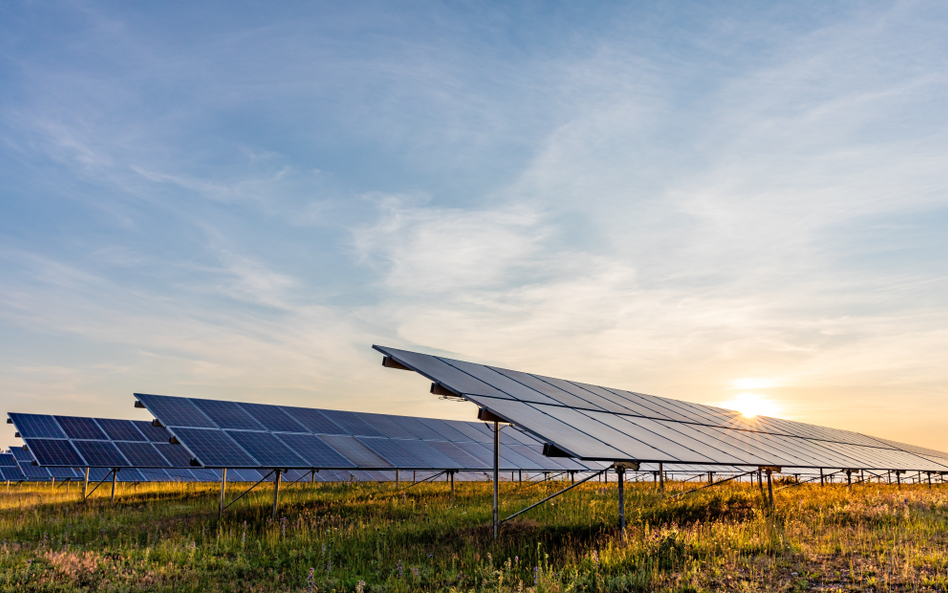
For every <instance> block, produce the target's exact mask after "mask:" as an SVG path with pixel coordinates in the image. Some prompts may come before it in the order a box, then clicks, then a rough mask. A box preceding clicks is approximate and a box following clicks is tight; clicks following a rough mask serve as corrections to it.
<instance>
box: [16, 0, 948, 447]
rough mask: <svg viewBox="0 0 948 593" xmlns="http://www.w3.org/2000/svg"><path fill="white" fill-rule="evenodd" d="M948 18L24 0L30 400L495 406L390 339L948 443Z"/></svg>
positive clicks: (392, 408)
mask: <svg viewBox="0 0 948 593" xmlns="http://www.w3.org/2000/svg"><path fill="white" fill-rule="evenodd" d="M946 26H948V6H946V5H944V4H943V3H938V2H862V3H826V2H812V3H806V2H800V3H792V4H791V3H786V4H782V5H780V6H770V5H769V4H768V3H755V2H747V3H733V4H730V5H726V6H725V5H712V4H709V3H687V2H674V3H652V4H646V3H637V4H635V5H631V6H630V5H629V4H628V3H598V4H597V5H596V6H594V7H590V6H588V5H585V4H582V3H562V4H556V3H543V4H539V3H537V4H530V3H521V4H519V5H518V6H517V7H513V8H512V7H510V6H508V5H507V3H497V4H488V3H466V4H465V3H448V4H443V3H434V2H417V3H400V4H393V3H378V4H373V3H357V4H352V3H349V4H345V5H340V4H338V3H298V4H294V3H282V4H280V5H279V6H274V3H268V4H267V5H263V4H250V3H247V4H245V5H241V4H239V3H235V2H226V3H225V2H220V3H213V2H205V3H194V2H177V3H175V2H162V3H149V4H146V5H140V6H136V5H129V4H128V3H122V2H114V3H108V2H79V1H76V2H61V3H34V2H10V3H4V4H3V5H2V6H0V277H2V278H3V281H2V283H0V403H2V404H3V411H37V412H56V413H63V414H76V415H97V416H112V417H143V416H142V413H141V411H140V410H138V411H136V410H134V409H133V408H132V402H133V398H132V397H131V394H132V393H133V392H135V391H139V392H151V393H164V394H171V395H188V396H195V397H212V398H232V399H239V400H246V401H262V402H280V403H288V404H296V405H311V406H317V407H332V408H343V409H353V410H365V411H382V412H391V413H401V414H417V415H428V416H441V417H452V418H460V419H469V418H471V417H472V411H471V409H470V408H469V407H467V406H466V405H463V404H451V403H447V402H443V401H439V400H437V399H435V398H434V397H433V396H430V395H428V394H427V384H426V383H425V382H424V381H423V380H422V379H420V378H419V377H417V376H415V375H411V374H409V373H396V372H393V371H390V370H384V369H382V368H381V366H380V364H379V363H380V357H379V356H378V355H377V354H376V353H374V352H373V351H372V350H371V349H370V345H371V344H372V343H381V344H386V345H392V346H396V347H406V348H417V349H421V350H424V351H426V352H434V353H447V354H450V355H454V356H457V357H460V358H465V359H469V360H475V361H479V362H490V363H496V364H500V365H503V366H508V367H513V368H518V369H521V370H529V371H535V372H542V373H547V374H552V375H556V376H563V377H567V378H575V379H580V380H585V381H589V382H594V383H600V384H606V385H611V386H616V387H623V388H629V389H634V390H638V391H644V392H648V393H655V394H659V395H666V396H670V397H678V398H681V399H688V400H693V401H702V402H709V403H721V402H727V401H731V400H733V399H735V398H738V399H740V397H758V398H762V399H764V400H766V401H769V402H771V403H772V404H773V405H777V406H779V413H780V415H782V416H785V417H789V418H794V419H798V420H803V421H809V422H815V423H822V424H828V425H832V426H838V427H842V428H850V429H855V430H861V431H864V432H868V433H870V434H876V435H879V436H884V437H889V438H894V439H900V440H905V441H909V442H913V443H917V444H920V445H928V446H932V447H939V448H942V449H948V436H946V435H948V432H946V431H945V430H944V427H945V421H946V418H948V364H945V358H946V357H945V353H946V347H948V281H946V278H948V264H946V262H948V233H946V232H945V231H946V227H948V111H946V110H945V108H944V105H945V104H946V97H948V60H946V59H945V58H946V56H948V38H946V36H945V35H944V31H945V30H946ZM743 394H751V395H749V396H744V395H743ZM8 432H9V434H3V435H2V439H0V444H2V445H10V444H14V443H15V442H16V440H15V439H13V435H12V432H11V431H8Z"/></svg>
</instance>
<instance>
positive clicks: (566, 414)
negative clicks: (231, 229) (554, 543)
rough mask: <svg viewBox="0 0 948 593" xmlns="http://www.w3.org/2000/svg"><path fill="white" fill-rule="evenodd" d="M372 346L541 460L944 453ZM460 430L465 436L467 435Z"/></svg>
mask: <svg viewBox="0 0 948 593" xmlns="http://www.w3.org/2000/svg"><path fill="white" fill-rule="evenodd" d="M374 348H375V349H376V350H378V351H379V352H381V353H382V354H383V355H385V357H386V359H387V360H391V361H393V364H388V363H386V365H387V366H395V367H401V368H407V369H409V370H413V371H415V372H418V373H419V374H421V375H423V376H425V377H427V378H428V379H430V380H431V381H432V382H433V386H432V391H437V392H440V393H443V392H449V393H454V394H456V395H457V396H458V397H461V398H462V399H466V400H468V401H471V402H473V403H475V404H477V405H478V406H479V407H480V408H481V409H482V410H486V411H487V412H489V413H491V414H493V415H494V416H497V417H500V418H502V419H504V420H505V421H507V422H510V423H512V424H514V425H516V426H517V427H519V428H521V429H523V431H524V432H525V433H527V434H530V435H532V436H534V437H536V438H538V439H539V440H541V441H542V442H543V443H544V444H545V453H546V454H547V455H553V456H567V457H574V458H578V459H585V460H603V461H628V462H662V463H670V464H698V465H722V466H747V465H750V466H755V465H759V466H782V467H804V468H806V467H809V468H821V467H822V468H833V467H837V468H838V467H847V468H865V469H893V470H895V469H898V470H908V471H933V472H934V471H948V454H943V453H941V454H940V455H935V454H931V453H938V452H933V451H927V452H926V451H924V450H922V448H918V447H911V446H903V445H901V444H899V443H895V442H893V441H888V440H885V439H878V438H875V437H870V436H867V435H863V434H859V433H856V432H852V431H845V430H839V429H833V428H827V427H821V426H815V425H811V424H805V423H800V422H793V421H789V420H783V419H778V418H769V417H762V416H761V417H756V418H745V417H743V416H742V415H741V414H740V413H739V412H736V411H733V410H726V409H724V408H718V407H715V406H708V405H704V404H697V403H690V402H683V401H678V400H673V399H669V398H662V397H656V396H651V395H645V394H641V393H637V392H632V391H626V390H622V389H615V388H608V387H602V386H598V385H591V384H588V383H581V382H577V381H567V380H564V379H557V378H553V377H547V376H543V375H537V374H530V373H524V372H522V371H514V370H509V369H501V368H498V367H491V366H487V365H480V364H476V363H470V362H465V361H459V360H454V359H449V358H446V357H441V356H431V355H427V354H420V353H417V352H410V351H406V350H400V349H395V348H388V347H382V346H375V347H374ZM436 388H437V389H436ZM465 432H467V433H468V434H470V429H467V430H466V431H465ZM503 438H504V437H503V436H502V437H501V439H503ZM505 442H506V443H507V444H509V443H510V441H509V440H507V441H505ZM926 453H929V454H926ZM941 455H944V457H942V456H941ZM518 462H522V460H518Z"/></svg>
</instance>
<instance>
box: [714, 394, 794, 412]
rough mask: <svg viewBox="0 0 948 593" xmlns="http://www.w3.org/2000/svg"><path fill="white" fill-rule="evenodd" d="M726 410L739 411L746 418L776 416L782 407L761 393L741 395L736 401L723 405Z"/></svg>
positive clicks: (737, 396) (735, 397) (723, 403)
mask: <svg viewBox="0 0 948 593" xmlns="http://www.w3.org/2000/svg"><path fill="white" fill-rule="evenodd" d="M721 405H722V406H723V407H725V408H729V409H731V410H737V411H738V412H740V413H741V415H742V416H744V417H745V418H753V417H754V416H776V415H777V414H779V413H780V406H778V405H777V404H776V403H775V402H772V401H770V400H768V399H767V396H766V395H761V394H759V393H739V394H737V395H736V396H734V399H732V400H730V401H726V402H722V404H721Z"/></svg>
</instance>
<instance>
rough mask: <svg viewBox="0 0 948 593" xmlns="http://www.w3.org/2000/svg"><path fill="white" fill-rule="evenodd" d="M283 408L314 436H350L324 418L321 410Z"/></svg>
mask: <svg viewBox="0 0 948 593" xmlns="http://www.w3.org/2000/svg"><path fill="white" fill-rule="evenodd" d="M281 408H282V410H283V411H284V412H286V413H287V414H288V415H289V416H290V417H291V418H293V419H294V420H296V421H297V422H299V423H300V424H302V425H303V426H304V427H305V428H306V429H307V430H308V431H310V432H312V433H313V434H348V433H347V432H346V430H345V429H343V428H342V427H341V426H339V425H338V424H336V423H335V422H333V421H332V420H330V419H329V418H327V417H325V416H323V414H322V413H321V412H320V411H319V410H314V409H311V408H291V407H287V406H281Z"/></svg>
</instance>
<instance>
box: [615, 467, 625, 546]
mask: <svg viewBox="0 0 948 593" xmlns="http://www.w3.org/2000/svg"><path fill="white" fill-rule="evenodd" d="M616 476H617V477H618V480H619V529H621V530H622V533H623V535H624V534H625V480H624V478H625V468H624V467H622V466H619V467H617V468H616Z"/></svg>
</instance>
